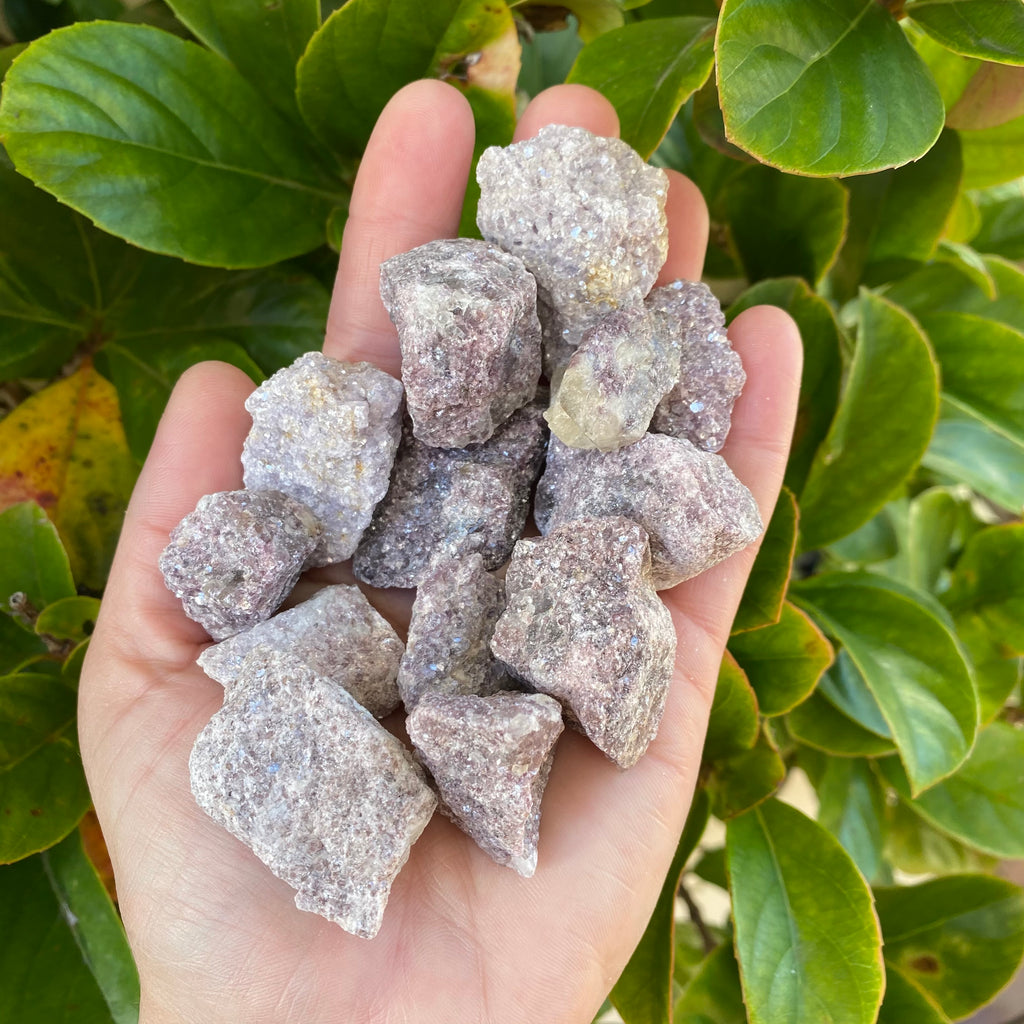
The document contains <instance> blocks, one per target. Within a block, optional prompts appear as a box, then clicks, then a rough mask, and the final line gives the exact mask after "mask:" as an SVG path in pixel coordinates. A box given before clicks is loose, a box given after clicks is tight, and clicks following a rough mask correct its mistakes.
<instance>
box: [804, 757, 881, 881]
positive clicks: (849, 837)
mask: <svg viewBox="0 0 1024 1024" xmlns="http://www.w3.org/2000/svg"><path fill="white" fill-rule="evenodd" d="M823 760H824V763H825V768H824V771H823V773H822V775H821V778H820V779H817V780H815V783H814V788H815V789H816V790H817V792H818V801H819V806H818V822H819V823H820V824H821V825H822V826H823V827H824V828H827V829H828V830H829V832H831V833H832V835H834V836H835V837H836V839H838V840H839V842H840V843H842V845H843V848H844V849H845V850H846V852H847V853H848V854H849V855H850V858H851V859H852V860H853V863H854V864H856V865H857V870H858V871H860V873H861V874H862V875H863V876H864V877H865V878H866V879H867V880H868V881H869V882H873V881H875V880H876V879H877V878H878V877H879V874H880V873H881V870H882V863H883V862H882V831H883V823H884V821H885V794H884V792H883V791H882V787H881V786H879V784H878V780H877V779H876V778H875V775H874V773H873V772H872V771H871V768H870V766H869V765H868V763H867V762H866V761H861V760H854V759H853V758H848V757H828V758H824V759H823Z"/></svg>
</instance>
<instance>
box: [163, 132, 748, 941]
mask: <svg viewBox="0 0 1024 1024" xmlns="http://www.w3.org/2000/svg"><path fill="white" fill-rule="evenodd" d="M477 173H478V178H479V181H480V186H481V197H480V204H479V225H480V230H481V232H482V234H483V236H484V238H485V239H486V241H475V240H470V239H453V240H443V241H436V242H430V243H428V244H427V245H423V246H420V247H419V248H418V249H414V250H413V251H411V252H407V253H404V254H402V255H400V256H395V257H394V258H392V259H389V260H387V261H386V262H385V263H384V264H383V266H382V268H381V295H382V297H383V300H384V304H385V306H386V307H387V309H388V312H389V313H390V315H391V319H392V320H393V322H394V324H395V327H396V329H397V331H398V337H399V341H400V343H401V349H402V383H399V382H398V381H397V380H395V379H393V378H392V377H390V376H388V375H387V374H386V373H383V372H382V371H380V370H378V369H376V368H375V367H373V366H371V365H370V364H368V363H355V364H351V363H343V362H338V361H336V360H333V359H330V358H328V357H327V356H324V355H321V354H319V353H309V354H307V355H304V356H302V357H301V358H299V359H298V360H296V362H295V363H294V364H293V365H291V366H289V367H287V368H286V369H283V370H281V371H280V372H279V373H276V374H275V375H274V376H273V377H271V378H270V379H269V380H268V381H267V382H266V383H264V384H263V385H262V386H261V387H260V388H258V389H257V390H256V391H255V393H254V394H253V395H252V396H251V397H250V399H249V401H248V402H247V403H246V407H247V409H248V410H249V412H250V413H251V414H252V419H253V425H252V430H251V432H250V433H249V436H248V439H247V440H246V442H245V448H244V451H243V454H242V463H243V467H244V480H245V489H244V490H241V491H230V492H224V493H220V494H212V495H208V496H206V497H204V498H203V499H202V500H201V501H200V502H199V505H198V507H197V508H196V510H195V511H194V512H192V513H191V514H190V515H188V516H186V517H185V519H184V520H183V521H182V522H181V523H180V524H179V526H177V527H176V528H175V530H174V531H173V533H172V534H171V539H170V543H169V545H168V547H167V548H166V550H165V551H164V552H163V555H162V556H161V560H160V565H161V569H162V570H163V573H164V576H165V579H166V581H167V585H168V587H170V589H171V590H172V591H173V592H174V593H175V594H176V595H177V596H178V597H180V598H181V599H182V601H183V603H184V607H185V611H186V613H187V614H188V615H189V616H191V617H192V618H193V619H195V620H196V621H197V622H199V623H200V624H202V625H203V626H204V627H205V628H206V630H207V631H208V632H209V634H210V636H211V637H213V639H214V640H216V641H219V642H218V643H216V644H214V645H212V646H210V647H209V648H207V649H206V650H205V651H204V652H203V654H202V656H201V657H200V659H199V661H200V664H201V665H202V667H203V668H204V670H205V671H206V672H207V674H208V675H209V676H210V677H211V678H212V679H215V680H216V681H217V682H219V683H221V684H223V686H224V691H225V692H224V704H223V707H222V708H221V710H220V711H218V712H217V713H216V714H215V715H214V716H213V718H212V719H211V721H210V722H209V724H208V725H207V726H206V728H205V729H204V730H203V731H202V733H201V734H200V735H199V737H198V739H197V740H196V743H195V748H194V750H193V753H192V757H191V761H190V770H191V779H192V789H193V792H194V793H195V796H196V799H197V801H198V802H199V804H200V806H201V807H202V808H203V809H204V810H205V811H206V812H207V813H208V814H210V815H211V816H212V817H213V818H214V819H215V820H216V821H218V822H219V823H220V824H221V825H223V826H224V827H225V828H227V829H228V830H229V831H230V832H232V833H233V834H234V835H235V836H237V837H238V838H239V839H241V840H242V841H243V842H244V843H246V844H247V845H248V846H249V847H250V848H251V849H252V850H253V851H254V852H255V854H256V855H257V856H258V857H259V858H260V859H261V860H262V861H263V862H264V863H265V864H266V865H267V866H268V867H269V868H270V870H271V871H273V872H274V874H276V875H278V876H279V877H281V878H283V879H284V880H285V881H286V882H288V883H289V884H290V885H291V886H293V887H294V888H295V889H296V890H297V892H296V896H295V902H296V904H297V905H298V906H299V907H301V908H302V909H305V910H311V911H315V912H316V913H319V914H322V915H323V916H324V917H327V918H329V919H330V920H332V921H335V922H337V923H338V924H340V925H341V927H342V928H344V929H346V930H347V931H349V932H352V933H354V934H356V935H361V936H366V937H372V936H373V935H374V934H376V932H377V930H378V928H379V927H380V923H381V918H382V915H383V912H384V906H385V904H386V902H387V899H388V894H389V892H390V888H391V884H392V882H393V880H394V878H395V877H396V875H397V874H398V871H399V869H400V868H401V866H402V865H403V864H404V863H405V861H406V859H407V858H408V855H409V849H410V847H411V846H412V844H413V842H414V841H415V840H416V839H417V838H418V836H419V835H420V833H421V832H422V831H423V829H424V827H425V826H426V824H427V822H428V821H429V820H430V817H431V815H432V814H433V812H434V810H435V807H436V806H437V804H438V803H440V807H441V810H442V811H443V812H444V813H445V814H446V815H448V817H450V818H451V819H452V820H453V821H454V822H456V823H457V824H458V825H459V826H460V827H461V828H462V829H463V830H464V831H466V832H467V833H468V834H469V835H470V836H471V837H472V838H473V839H474V840H475V841H476V842H477V843H478V844H479V845H480V847H481V848H482V849H483V850H485V851H486V852H487V853H488V854H490V856H491V857H493V858H494V859H495V860H496V861H497V862H499V863H500V864H505V865H508V866H509V867H512V868H514V869H515V870H516V871H518V872H519V873H520V874H521V875H524V876H530V875H531V874H532V873H533V871H534V868H535V867H536V863H537V836H538V827H539V821H540V801H541V795H542V793H543V790H544V787H545V784H546V782H547V778H548V773H549V771H550V769H551V764H552V757H553V751H554V745H555V742H556V740H557V739H558V736H559V734H560V733H561V731H562V727H563V718H564V720H565V721H566V722H568V724H569V725H571V726H572V727H573V728H575V729H578V730H580V731H582V732H583V733H585V734H586V736H587V737H589V738H590V740H591V741H592V742H593V743H594V744H596V746H597V747H599V748H600V749H601V750H602V751H603V752H604V753H605V754H606V755H607V756H608V757H609V758H610V759H611V760H612V761H613V762H615V763H616V764H617V765H619V766H621V767H623V768H628V767H630V766H631V765H633V764H635V763H636V761H637V760H638V759H639V758H640V756H641V755H642V754H643V752H644V750H645V749H646V748H647V745H648V744H649V743H650V742H651V740H652V739H653V737H654V735H655V733H656V732H657V729H658V723H659V720H660V718H661V715H662V710H663V708H664V705H665V697H666V692H667V689H668V685H669V679H670V677H671V675H672V667H673V662H674V657H675V646H676V637H675V632H674V630H673V626H672V621H671V618H670V616H669V613H668V611H667V609H666V607H665V605H664V604H663V603H662V601H661V599H660V598H659V597H658V595H657V591H658V590H660V589H664V588H666V587H672V586H674V585H675V584H677V583H679V582H680V581H682V580H685V579H688V578H690V577H692V576H695V575H696V574H698V573H700V572H702V571H703V570H705V569H707V568H708V567H709V566H711V565H714V564H715V563H716V562H719V561H721V560H722V559H723V558H726V557H728V556H729V555H731V554H732V553H733V552H735V551H737V550H739V549H740V548H742V547H743V546H745V545H746V544H748V543H750V542H751V541H753V540H754V539H755V538H756V537H757V536H758V535H759V534H760V532H761V529H762V525H761V521H760V518H759V516H758V510H757V506H756V505H755V503H754V500H753V498H752V496H751V495H750V493H749V492H748V491H747V489H746V488H745V487H744V486H743V485H742V484H741V483H740V482H739V481H738V480H737V479H736V478H735V477H734V476H733V474H732V472H731V471H730V470H729V467H728V466H727V465H726V463H725V461H724V460H723V459H722V458H721V457H720V456H719V455H717V454H715V452H717V451H718V449H719V448H720V447H721V446H722V444H723V442H724V440H725V436H726V433H727V432H728V429H729V418H730V414H731V409H732V405H733V402H734V401H735V399H736V397H737V395H738V394H739V392H740V389H741V387H742V386H743V382H744V374H743V369H742V367H741V365H740V361H739V358H738V357H737V355H736V354H735V353H734V352H733V351H732V349H731V348H730V346H729V343H728V340H727V338H726V335H725V331H724V319H723V317H722V314H721V310H720V308H719V306H718V303H717V302H716V301H715V299H714V298H713V296H712V295H711V293H710V292H709V291H708V289H707V288H706V287H704V286H703V285H701V284H695V283H692V282H687V281H676V282H674V283H672V284H670V285H667V286H665V287H660V288H655V289H654V290H653V291H652V287H653V285H654V282H655V279H656V278H657V276H658V272H659V270H660V268H661V266H662V264H663V262H664V260H665V256H666V251H667V229H666V219H665V198H666V194H667V181H666V177H665V174H664V172H662V171H661V170H658V169H656V168H653V167H650V166H648V165H647V164H645V163H644V162H643V161H642V160H641V159H640V158H639V157H638V156H637V154H636V153H634V152H633V151H632V150H631V149H630V148H629V146H627V145H626V144H625V143H623V142H621V141H619V140H617V139H606V138H598V137H595V136H593V135H591V134H590V133H588V132H586V131H584V130H582V129H578V128H565V127H549V128H545V129H543V130H542V131H541V132H540V134H539V135H538V136H537V137H536V138H534V139H530V140H529V141H527V142H520V143H516V144H514V145H512V146H509V147H507V148H504V149H498V148H494V149H490V150H488V151H487V152H486V153H484V155H483V156H482V158H481V160H480V163H479V169H478V172H477ZM542 375H543V376H544V377H546V378H547V380H548V382H549V384H550V388H551V393H550V397H549V398H548V393H547V390H546V389H542V388H541V384H540V382H541V378H542ZM403 384H404V388H403ZM403 407H404V408H403ZM545 421H547V424H548V425H549V426H550V430H551V434H552V436H551V438H550V442H549V440H548V432H547V427H546V425H545ZM648 430H651V431H653V432H648ZM545 460H546V465H545ZM542 466H543V467H544V472H543V475H542V476H540V480H539V483H538V482H537V478H538V476H539V475H540V473H541V469H542ZM535 485H536V500H535V502H534V507H533V515H534V519H535V521H536V524H537V527H538V528H539V530H540V533H541V536H540V537H530V538H523V537H522V536H521V535H522V533H523V529H524V526H525V523H526V521H527V517H528V513H529V506H530V496H531V492H532V491H533V489H534V486H535ZM349 558H352V559H353V568H354V572H355V574H356V576H357V577H358V578H359V579H360V580H362V581H363V582H365V583H367V584H370V585H372V586H374V587H416V588H417V592H416V598H415V603H414V605H413V609H412V621H411V624H410V627H409V633H408V639H407V642H406V643H405V645H404V647H403V644H402V642H401V640H400V639H399V637H398V636H397V635H396V633H395V631H394V630H393V629H392V628H391V626H390V625H389V624H388V623H387V622H386V621H385V620H384V619H383V618H382V617H381V616H380V615H379V614H378V613H377V612H376V611H375V610H374V608H373V607H372V606H371V604H370V603H369V601H368V600H367V599H366V597H365V596H364V595H363V592H362V591H361V590H360V589H358V588H357V587H355V586H346V585H337V586H328V587H325V588H324V589H322V590H320V591H319V593H317V594H316V596H315V597H313V598H312V599H310V600H307V601H305V602H303V603H301V604H298V605H296V606H295V607H292V608H290V609H289V610H287V611H282V612H280V613H278V614H276V615H275V614H274V613H275V612H276V611H277V609H278V607H279V606H280V605H281V604H282V602H284V600H285V599H286V598H287V597H288V595H289V594H290V592H291V590H292V588H293V587H294V585H295V583H296V581H297V579H298V578H299V575H300V574H301V573H302V572H303V570H305V569H307V568H310V567H315V566H323V565H328V564H331V563H336V562H342V561H345V560H347V559H349ZM506 567H507V569H506V572H505V574H504V578H502V577H501V575H500V574H495V571H496V570H501V569H503V568H506ZM400 704H402V705H404V707H405V710H406V712H407V713H408V717H407V719H406V729H407V732H408V736H409V740H410V741H411V743H412V747H413V752H410V751H409V750H408V749H407V747H406V746H405V744H404V743H402V742H401V741H400V740H399V739H397V738H396V737H395V736H394V735H392V733H391V732H389V731H388V730H387V729H385V728H384V727H383V726H382V725H381V724H380V723H379V721H378V719H379V718H382V717H384V716H386V715H389V714H391V713H392V712H393V711H395V710H396V709H397V708H398V707H399V705H400Z"/></svg>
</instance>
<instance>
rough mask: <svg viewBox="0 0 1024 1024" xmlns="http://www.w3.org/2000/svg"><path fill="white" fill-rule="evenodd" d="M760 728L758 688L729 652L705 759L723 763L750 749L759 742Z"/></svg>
mask: <svg viewBox="0 0 1024 1024" xmlns="http://www.w3.org/2000/svg"><path fill="white" fill-rule="evenodd" d="M759 728H760V722H759V719H758V716H757V696H756V695H755V693H754V689H753V687H752V686H751V685H750V681H749V680H748V679H747V677H746V675H745V674H744V672H743V669H741V668H740V667H739V665H738V664H737V663H736V659H735V658H734V657H733V656H732V655H731V654H730V653H729V652H728V651H725V652H724V653H723V655H722V664H721V666H720V667H719V669H718V683H717V685H716V686H715V699H714V703H712V705H711V717H710V718H709V720H708V731H707V736H706V738H705V740H704V754H703V756H704V760H705V761H719V760H721V759H722V758H725V757H730V756H732V755H733V754H738V753H739V752H740V751H743V750H749V749H750V748H751V747H752V746H753V745H754V744H755V743H756V742H757V735H758V730H759Z"/></svg>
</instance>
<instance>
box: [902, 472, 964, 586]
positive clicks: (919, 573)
mask: <svg viewBox="0 0 1024 1024" xmlns="http://www.w3.org/2000/svg"><path fill="white" fill-rule="evenodd" d="M963 516H964V507H963V505H962V504H961V502H960V501H959V500H958V499H957V498H956V497H954V496H953V495H952V494H951V493H950V492H949V491H948V490H947V489H946V488H943V487H931V488H929V489H928V490H927V491H923V492H922V493H921V494H919V495H918V496H917V497H916V498H914V500H913V501H912V502H911V503H910V508H909V514H908V517H907V539H906V545H905V547H906V554H905V563H906V566H905V571H906V577H905V578H906V581H907V583H909V584H910V585H911V586H912V587H916V588H917V589H919V590H935V588H936V586H937V585H938V582H939V578H940V576H941V575H942V571H943V570H944V569H945V567H946V562H947V560H948V559H949V552H950V548H951V547H952V544H953V540H954V537H955V536H956V534H957V530H958V527H959V525H960V523H961V520H962V518H963Z"/></svg>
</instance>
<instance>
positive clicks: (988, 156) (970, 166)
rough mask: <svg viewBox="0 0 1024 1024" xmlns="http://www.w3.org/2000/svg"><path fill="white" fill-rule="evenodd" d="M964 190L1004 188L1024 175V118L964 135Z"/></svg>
mask: <svg viewBox="0 0 1024 1024" xmlns="http://www.w3.org/2000/svg"><path fill="white" fill-rule="evenodd" d="M960 146H961V151H962V153H963V160H964V177H963V183H964V188H987V187H988V186H989V185H1001V184H1003V183H1004V182H1008V181H1013V180H1014V179H1016V178H1019V177H1021V176H1022V175H1024V117H1016V118H1014V119H1013V120H1012V121H1007V122H1006V123H1005V124H1000V125H997V126H996V127H995V128H986V129H984V130H982V131H973V132H961V133H960Z"/></svg>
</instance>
